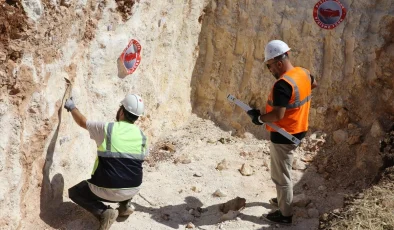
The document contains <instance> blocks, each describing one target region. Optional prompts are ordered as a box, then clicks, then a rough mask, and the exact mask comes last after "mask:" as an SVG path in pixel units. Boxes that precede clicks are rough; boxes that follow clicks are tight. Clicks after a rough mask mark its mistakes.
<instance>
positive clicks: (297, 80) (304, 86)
mask: <svg viewBox="0 0 394 230" xmlns="http://www.w3.org/2000/svg"><path fill="white" fill-rule="evenodd" d="M285 74H286V75H283V76H282V77H281V78H280V79H278V81H279V80H283V81H286V82H287V84H289V85H290V86H291V87H292V94H291V97H290V100H289V102H288V105H286V111H285V114H284V116H283V118H282V119H280V120H279V121H276V122H273V123H274V124H275V125H277V126H279V127H281V128H283V129H285V130H286V131H287V132H288V133H290V134H295V133H300V132H304V131H307V130H308V126H309V124H308V123H309V122H308V119H309V108H310V105H311V93H312V84H311V76H310V74H309V71H308V70H306V69H303V68H300V67H295V68H294V69H291V70H289V71H287V72H286V73H285ZM274 87H275V86H274ZM265 108H266V113H269V112H271V111H272V110H273V109H274V106H273V89H272V90H271V93H270V94H269V96H268V100H267V104H266V107H265ZM266 128H267V130H268V131H270V132H276V131H275V130H274V129H272V128H271V127H269V126H266Z"/></svg>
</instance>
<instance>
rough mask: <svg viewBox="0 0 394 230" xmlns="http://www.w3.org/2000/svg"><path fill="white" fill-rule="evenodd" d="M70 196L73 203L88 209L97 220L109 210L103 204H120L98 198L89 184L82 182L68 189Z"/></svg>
mask: <svg viewBox="0 0 394 230" xmlns="http://www.w3.org/2000/svg"><path fill="white" fill-rule="evenodd" d="M68 196H69V197H70V199H71V200H72V201H74V202H75V203H76V204H78V205H79V206H81V207H82V208H84V209H86V210H87V211H89V212H90V213H92V214H93V215H95V216H96V217H97V218H99V217H100V215H101V213H103V212H104V211H105V210H107V209H108V208H110V207H108V206H107V205H105V204H104V203H103V202H109V203H118V202H116V201H109V200H105V199H102V198H100V197H98V196H96V195H95V194H94V193H93V192H92V191H91V190H90V188H89V185H88V182H86V181H82V182H80V183H79V184H77V185H75V186H73V187H71V188H70V189H68ZM129 201H130V200H126V201H122V202H120V203H119V204H123V203H125V204H127V203H128V202H129Z"/></svg>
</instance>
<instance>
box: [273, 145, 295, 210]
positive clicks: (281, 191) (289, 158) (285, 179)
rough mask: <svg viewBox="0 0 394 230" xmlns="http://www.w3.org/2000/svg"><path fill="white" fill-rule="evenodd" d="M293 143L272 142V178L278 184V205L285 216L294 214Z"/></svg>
mask: <svg viewBox="0 0 394 230" xmlns="http://www.w3.org/2000/svg"><path fill="white" fill-rule="evenodd" d="M296 148H297V147H296V146H294V145H293V144H275V143H272V142H271V144H270V155H271V179H272V181H273V182H274V183H275V185H276V193H277V199H278V207H279V210H280V211H281V213H282V215H283V216H291V215H293V211H292V205H291V203H292V202H293V183H292V181H291V169H292V165H293V150H295V149H296Z"/></svg>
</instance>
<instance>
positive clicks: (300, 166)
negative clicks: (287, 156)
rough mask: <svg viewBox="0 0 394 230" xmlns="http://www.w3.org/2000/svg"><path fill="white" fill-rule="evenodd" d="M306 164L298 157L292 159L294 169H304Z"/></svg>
mask: <svg viewBox="0 0 394 230" xmlns="http://www.w3.org/2000/svg"><path fill="white" fill-rule="evenodd" d="M306 168H307V167H306V164H305V163H304V162H302V161H301V160H300V159H296V160H295V161H293V169H295V170H305V169H306Z"/></svg>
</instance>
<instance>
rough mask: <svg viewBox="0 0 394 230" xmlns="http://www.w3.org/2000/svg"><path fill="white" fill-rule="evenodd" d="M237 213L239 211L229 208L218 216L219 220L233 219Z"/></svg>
mask: <svg viewBox="0 0 394 230" xmlns="http://www.w3.org/2000/svg"><path fill="white" fill-rule="evenodd" d="M239 213H240V212H239V211H233V210H230V211H229V212H228V213H226V214H223V215H222V216H221V217H220V221H226V220H233V219H235V218H236V217H237V216H238V215H239Z"/></svg>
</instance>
